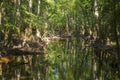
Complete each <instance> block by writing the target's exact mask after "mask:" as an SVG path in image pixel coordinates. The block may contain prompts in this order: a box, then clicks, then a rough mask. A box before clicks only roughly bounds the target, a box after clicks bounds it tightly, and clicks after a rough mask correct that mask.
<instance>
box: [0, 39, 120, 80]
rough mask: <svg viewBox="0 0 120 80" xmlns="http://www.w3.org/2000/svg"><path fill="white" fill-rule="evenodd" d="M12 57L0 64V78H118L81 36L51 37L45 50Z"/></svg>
mask: <svg viewBox="0 0 120 80" xmlns="http://www.w3.org/2000/svg"><path fill="white" fill-rule="evenodd" d="M12 57H14V61H12V62H10V63H3V64H0V80H119V78H116V77H113V76H114V74H113V73H112V71H111V68H110V67H109V64H107V63H106V61H103V64H102V65H99V62H98V61H97V60H96V59H95V55H94V49H93V48H91V47H90V46H89V45H88V44H87V42H85V41H84V39H81V38H80V39H78V38H74V39H69V38H68V39H65V40H64V41H53V42H51V43H50V44H49V45H48V46H47V53H46V54H40V55H36V54H34V55H28V56H12ZM100 66H101V67H100Z"/></svg>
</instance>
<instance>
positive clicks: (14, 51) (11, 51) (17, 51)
mask: <svg viewBox="0 0 120 80" xmlns="http://www.w3.org/2000/svg"><path fill="white" fill-rule="evenodd" d="M1 54H2V56H10V55H13V56H20V55H41V54H44V52H33V51H26V50H21V49H17V48H15V49H8V50H5V51H1Z"/></svg>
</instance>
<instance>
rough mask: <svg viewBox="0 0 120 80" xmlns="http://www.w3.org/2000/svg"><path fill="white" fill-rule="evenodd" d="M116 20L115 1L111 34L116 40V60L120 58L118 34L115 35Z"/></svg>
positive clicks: (114, 2)
mask: <svg viewBox="0 0 120 80" xmlns="http://www.w3.org/2000/svg"><path fill="white" fill-rule="evenodd" d="M116 19H117V15H116V0H115V1H113V25H112V27H113V30H114V31H113V32H114V37H115V40H116V45H117V58H118V59H119V57H120V50H119V49H120V46H119V39H118V34H117V22H116Z"/></svg>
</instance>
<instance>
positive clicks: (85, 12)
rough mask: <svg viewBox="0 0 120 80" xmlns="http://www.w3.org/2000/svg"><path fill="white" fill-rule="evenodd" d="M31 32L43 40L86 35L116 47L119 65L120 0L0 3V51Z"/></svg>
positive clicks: (2, 0) (13, 0) (27, 0)
mask: <svg viewBox="0 0 120 80" xmlns="http://www.w3.org/2000/svg"><path fill="white" fill-rule="evenodd" d="M28 28H29V29H31V30H32V32H33V33H34V31H35V32H36V31H37V30H38V31H40V35H41V36H44V35H45V33H47V34H50V35H60V36H64V35H74V36H79V35H83V36H84V37H87V38H89V39H92V40H94V41H95V42H96V44H105V45H110V46H115V52H114V54H113V55H114V56H115V60H116V61H117V63H118V62H119V61H120V59H119V57H120V0H9V1H7V0H1V1H0V44H1V46H0V49H2V48H3V46H7V45H9V44H10V41H11V40H12V38H13V37H14V34H16V35H23V34H25V33H26V29H28ZM27 33H29V31H28V32H27ZM2 45H3V46H2ZM99 47H101V46H99ZM105 48H106V47H105ZM99 56H100V55H99ZM105 56H106V55H105Z"/></svg>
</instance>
